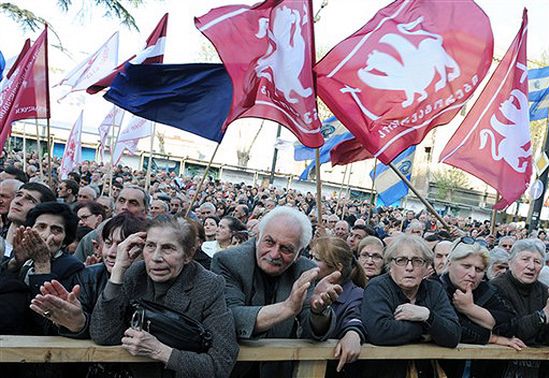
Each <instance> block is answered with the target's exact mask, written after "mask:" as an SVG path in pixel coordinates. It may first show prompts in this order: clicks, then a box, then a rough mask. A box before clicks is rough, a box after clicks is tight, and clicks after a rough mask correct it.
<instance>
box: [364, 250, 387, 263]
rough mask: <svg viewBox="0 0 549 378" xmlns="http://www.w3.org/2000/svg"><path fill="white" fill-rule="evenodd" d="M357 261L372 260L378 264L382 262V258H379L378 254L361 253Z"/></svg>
mask: <svg viewBox="0 0 549 378" xmlns="http://www.w3.org/2000/svg"><path fill="white" fill-rule="evenodd" d="M358 258H359V259H362V260H366V261H368V260H369V259H372V261H373V262H375V263H378V262H380V261H381V260H383V256H381V255H380V254H379V253H366V252H365V253H361V254H360V255H358Z"/></svg>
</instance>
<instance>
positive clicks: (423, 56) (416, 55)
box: [315, 0, 494, 164]
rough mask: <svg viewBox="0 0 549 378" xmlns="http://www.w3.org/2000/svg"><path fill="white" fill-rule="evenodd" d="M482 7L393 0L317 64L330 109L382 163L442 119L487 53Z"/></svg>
mask: <svg viewBox="0 0 549 378" xmlns="http://www.w3.org/2000/svg"><path fill="white" fill-rule="evenodd" d="M493 46H494V41H493V35H492V29H491V27H490V21H489V19H488V17H487V16H486V14H485V13H484V12H483V11H482V9H480V8H479V7H478V6H477V5H476V4H475V3H474V2H473V1H472V0H461V1H432V0H398V1H395V2H393V3H391V4H390V5H388V6H387V7H385V8H383V9H381V10H380V11H379V12H378V13H377V14H376V15H375V16H374V18H372V19H371V20H370V21H368V23H367V24H366V25H364V27H362V29H360V30H358V31H357V32H356V33H354V34H353V35H351V36H350V37H348V38H347V39H345V40H343V41H342V42H340V43H339V44H338V45H337V46H336V47H334V48H333V49H332V50H331V51H330V52H329V53H328V54H327V55H326V56H325V57H324V58H323V59H322V60H321V61H320V62H319V63H318V64H317V65H316V66H315V72H316V73H317V90H318V94H319V96H320V98H321V99H322V100H323V101H324V102H325V103H326V105H327V106H328V107H329V108H330V110H332V112H333V113H334V115H335V116H336V117H337V118H338V119H339V120H340V121H341V123H343V124H344V125H345V127H347V129H348V130H349V131H350V132H351V133H353V134H354V135H355V137H356V138H357V139H358V141H359V142H360V143H361V144H362V145H363V146H364V147H365V148H366V150H367V151H368V152H370V153H372V154H373V155H374V156H375V157H377V158H378V159H379V160H381V161H382V162H383V163H385V164H388V163H390V162H391V161H392V160H393V159H394V158H395V157H396V156H398V155H399V154H400V153H401V152H402V151H404V150H405V149H407V148H408V147H410V146H411V145H415V144H418V143H420V142H421V141H422V140H423V138H424V137H425V135H426V134H427V133H428V132H429V130H431V129H432V128H433V127H435V126H438V125H442V124H446V123H448V122H449V121H450V120H451V119H452V118H453V117H454V116H455V115H456V114H457V112H458V111H459V109H460V108H461V107H462V106H463V104H464V103H465V101H466V100H467V99H468V98H470V97H471V95H472V94H473V92H474V90H475V88H476V87H477V86H478V85H479V83H480V82H481V80H482V79H483V78H484V76H485V75H486V73H487V72H488V69H489V67H490V64H491V62H492V54H493Z"/></svg>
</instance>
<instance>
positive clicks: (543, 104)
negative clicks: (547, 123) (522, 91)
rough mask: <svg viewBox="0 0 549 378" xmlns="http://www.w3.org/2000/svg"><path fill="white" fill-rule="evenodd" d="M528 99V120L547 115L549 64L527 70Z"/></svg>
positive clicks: (543, 117)
mask: <svg viewBox="0 0 549 378" xmlns="http://www.w3.org/2000/svg"><path fill="white" fill-rule="evenodd" d="M528 101H529V102H530V121H537V120H539V119H545V118H547V117H548V115H549V66H548V67H542V68H535V69H532V70H528Z"/></svg>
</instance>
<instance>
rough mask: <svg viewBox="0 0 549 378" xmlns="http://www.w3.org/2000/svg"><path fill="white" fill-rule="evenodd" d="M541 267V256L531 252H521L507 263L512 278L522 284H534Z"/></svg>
mask: <svg viewBox="0 0 549 378" xmlns="http://www.w3.org/2000/svg"><path fill="white" fill-rule="evenodd" d="M542 267H543V261H542V259H541V255H540V254H539V253H537V252H532V251H522V252H520V253H518V254H517V255H516V256H515V258H514V259H513V260H511V261H510V262H509V269H510V270H511V273H512V274H513V277H515V278H516V279H517V280H518V281H519V282H521V283H523V284H531V283H534V282H536V280H537V279H538V276H539V272H540V271H541V268H542Z"/></svg>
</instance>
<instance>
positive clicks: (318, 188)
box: [315, 148, 322, 224]
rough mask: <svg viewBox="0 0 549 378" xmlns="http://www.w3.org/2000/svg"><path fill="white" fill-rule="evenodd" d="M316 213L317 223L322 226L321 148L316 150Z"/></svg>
mask: <svg viewBox="0 0 549 378" xmlns="http://www.w3.org/2000/svg"><path fill="white" fill-rule="evenodd" d="M315 163H316V165H315V172H316V175H315V176H316V212H317V217H318V218H317V222H318V224H322V182H321V181H320V148H315Z"/></svg>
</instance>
